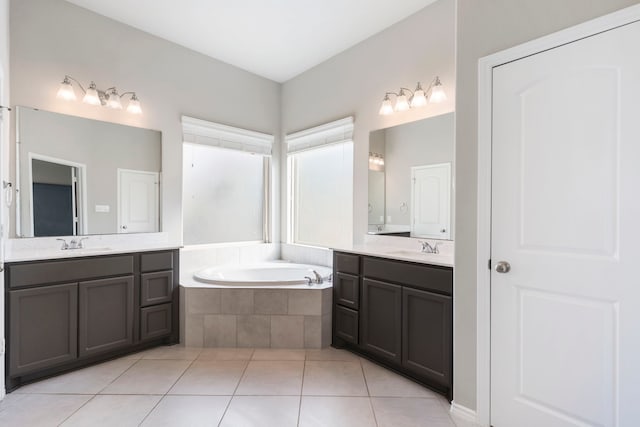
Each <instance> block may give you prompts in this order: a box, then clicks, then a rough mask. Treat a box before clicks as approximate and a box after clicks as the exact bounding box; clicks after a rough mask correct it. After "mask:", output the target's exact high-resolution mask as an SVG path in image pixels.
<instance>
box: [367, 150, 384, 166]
mask: <svg viewBox="0 0 640 427" xmlns="http://www.w3.org/2000/svg"><path fill="white" fill-rule="evenodd" d="M369 166H374V167H375V166H384V157H382V154H378V153H373V152H371V151H369Z"/></svg>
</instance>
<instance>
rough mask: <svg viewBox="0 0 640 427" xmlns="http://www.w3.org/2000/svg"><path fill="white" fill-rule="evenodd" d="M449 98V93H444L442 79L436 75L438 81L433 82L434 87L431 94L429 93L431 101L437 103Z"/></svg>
mask: <svg viewBox="0 0 640 427" xmlns="http://www.w3.org/2000/svg"><path fill="white" fill-rule="evenodd" d="M446 100H447V94H446V93H444V88H443V86H442V83H441V82H440V79H439V78H438V77H436V81H435V82H434V83H433V88H431V95H429V102H431V103H434V104H437V103H438V102H443V101H446Z"/></svg>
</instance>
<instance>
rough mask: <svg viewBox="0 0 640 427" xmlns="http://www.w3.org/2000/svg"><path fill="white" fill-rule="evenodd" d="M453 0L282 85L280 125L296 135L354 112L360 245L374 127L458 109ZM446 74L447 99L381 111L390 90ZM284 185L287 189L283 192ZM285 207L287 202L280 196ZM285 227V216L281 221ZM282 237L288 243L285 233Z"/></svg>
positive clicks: (356, 215)
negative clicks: (397, 110) (386, 113)
mask: <svg viewBox="0 0 640 427" xmlns="http://www.w3.org/2000/svg"><path fill="white" fill-rule="evenodd" d="M454 21H455V1H454V0H440V1H438V2H436V3H433V4H431V5H429V6H427V7H426V8H424V9H422V10H421V11H419V12H417V13H416V14H414V15H412V16H410V17H409V18H407V19H405V20H404V21H401V22H399V23H397V24H395V25H393V26H392V27H390V28H388V29H386V30H385V31H383V32H381V33H379V34H376V35H374V36H373V37H371V38H369V39H367V40H365V41H363V42H362V43H360V44H358V45H356V46H354V47H353V48H351V49H348V50H346V51H344V52H342V53H340V54H339V55H336V56H335V57H333V58H331V59H329V60H327V61H325V62H323V63H322V64H320V65H318V66H316V67H314V68H312V69H311V70H309V71H307V72H305V73H303V74H301V75H299V76H298V77H295V78H294V79H291V80H289V81H288V82H286V83H284V84H283V87H282V130H283V132H284V133H291V132H295V131H298V130H301V129H306V128H309V127H312V126H316V125H320V124H322V123H326V122H329V121H332V120H336V119H340V118H343V117H346V116H350V115H353V116H355V128H354V136H353V139H354V187H353V188H354V192H353V193H354V196H353V201H354V205H353V223H354V231H353V233H354V235H353V238H354V240H355V241H356V242H358V241H361V240H362V239H363V236H364V234H365V233H366V231H367V222H368V211H367V198H368V192H367V180H368V156H369V147H368V145H369V144H368V140H369V132H370V131H372V130H375V129H381V128H386V127H389V126H394V125H398V124H401V123H407V122H412V121H415V120H418V119H422V118H425V117H431V116H436V115H439V114H443V113H447V112H450V111H453V109H454V100H455V85H454V81H455V76H454V72H455V28H454ZM436 75H439V76H440V79H441V80H442V83H443V84H444V86H445V91H446V93H447V96H448V100H447V101H446V102H444V103H442V104H433V105H427V106H426V107H424V108H420V109H415V110H410V111H407V112H403V113H396V114H392V115H390V116H380V115H378V109H379V108H380V103H381V102H382V98H383V97H384V94H385V92H388V91H395V92H397V91H398V89H399V88H400V86H403V87H408V88H410V89H412V90H413V89H414V88H415V85H416V82H417V81H421V82H422V83H423V85H424V84H429V81H430V79H432V78H434V77H435V76H436ZM284 185H285V183H283V188H282V190H283V194H285V192H284V190H285V189H286V187H284ZM281 203H282V205H281V206H282V207H283V208H282V212H286V208H285V204H286V200H281ZM281 221H282V225H283V227H282V230H286V228H285V227H284V225H285V224H286V217H285V215H283V216H282V218H281ZM282 240H285V236H284V234H283V236H282Z"/></svg>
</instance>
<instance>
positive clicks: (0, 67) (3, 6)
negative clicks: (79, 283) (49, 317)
mask: <svg viewBox="0 0 640 427" xmlns="http://www.w3.org/2000/svg"><path fill="white" fill-rule="evenodd" d="M0 79H2V86H0V105H9V0H0ZM3 114H5V113H4V112H3ZM4 117H5V119H4V121H3V123H4V124H3V125H2V126H1V127H2V129H1V130H0V176H1V178H2V179H4V180H7V181H8V177H7V171H8V167H7V165H8V158H9V156H8V155H7V147H8V146H9V126H8V124H9V122H10V120H9V118H10V117H11V116H7V115H5V116H4ZM1 206H2V207H0V222H2V224H3V225H4V224H6V222H5V218H7V217H8V216H7V215H8V209H7V207H6V204H5V203H2V204H1ZM7 228H8V227H6V226H5V227H4V233H3V235H2V236H0V238H4V237H6V233H7ZM2 247H4V244H0V259H1V260H4V254H3V253H2V250H3V249H2ZM0 286H2V289H4V275H0ZM0 331H4V292H1V295H0ZM2 397H4V354H2V355H0V399H1V398H2Z"/></svg>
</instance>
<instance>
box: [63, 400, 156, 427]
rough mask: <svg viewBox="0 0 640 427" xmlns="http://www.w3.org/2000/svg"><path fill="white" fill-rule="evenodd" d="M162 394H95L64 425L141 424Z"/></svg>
mask: <svg viewBox="0 0 640 427" xmlns="http://www.w3.org/2000/svg"><path fill="white" fill-rule="evenodd" d="M160 399H161V396H133V395H127V396H100V395H98V396H95V397H94V398H93V399H91V400H90V401H89V402H88V403H87V404H86V405H84V406H83V407H82V408H80V410H78V411H77V412H76V413H74V414H73V415H72V416H71V417H69V418H68V419H67V420H66V421H65V422H64V423H63V424H62V426H64V427H72V426H78V427H86V426H92V427H99V426H105V427H113V426H118V427H128V426H132V427H133V426H137V425H139V424H140V423H141V422H142V420H143V419H144V417H146V416H147V414H148V413H149V412H151V410H152V409H153V407H154V406H156V404H157V403H158V402H159V401H160Z"/></svg>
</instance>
